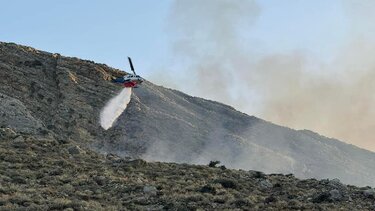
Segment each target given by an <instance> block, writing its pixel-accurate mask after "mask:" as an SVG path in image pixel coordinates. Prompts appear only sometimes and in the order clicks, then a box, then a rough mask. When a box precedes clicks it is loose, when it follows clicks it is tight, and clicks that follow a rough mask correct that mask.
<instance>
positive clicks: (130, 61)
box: [128, 57, 136, 75]
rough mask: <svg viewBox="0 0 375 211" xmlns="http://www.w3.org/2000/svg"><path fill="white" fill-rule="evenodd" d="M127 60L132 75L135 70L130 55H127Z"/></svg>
mask: <svg viewBox="0 0 375 211" xmlns="http://www.w3.org/2000/svg"><path fill="white" fill-rule="evenodd" d="M128 60H129V64H130V69H131V70H132V71H133V73H134V75H136V74H135V71H134V67H133V63H132V59H131V58H130V57H128Z"/></svg>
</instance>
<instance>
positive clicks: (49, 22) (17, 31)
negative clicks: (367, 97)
mask: <svg viewBox="0 0 375 211" xmlns="http://www.w3.org/2000/svg"><path fill="white" fill-rule="evenodd" d="M172 2H173V1H171V0H159V1H152V0H137V1H132V0H116V1H115V0H109V1H99V0H80V1H76V0H63V1H48V0H35V1H24V0H12V1H10V0H8V1H6V0H2V1H1V7H2V10H1V13H0V26H1V30H0V39H1V40H2V41H7V42H16V43H19V44H24V45H30V46H33V47H35V48H39V49H43V50H46V51H51V52H60V53H61V54H63V55H69V56H76V57H80V58H86V59H91V60H95V61H97V62H102V63H106V64H108V65H110V66H113V67H117V68H127V63H126V60H125V58H126V56H128V55H130V56H132V57H133V59H134V60H135V64H136V67H137V69H138V71H139V72H140V73H143V74H144V75H147V74H149V73H150V72H152V71H153V67H154V66H155V65H157V66H160V65H161V64H162V65H166V64H168V59H170V58H168V57H169V56H170V54H168V53H169V47H170V46H169V42H168V24H166V23H167V21H168V19H169V18H171V17H170V16H169V13H170V11H169V10H170V7H171V3H172ZM258 4H259V5H260V7H261V14H260V16H259V18H258V20H257V22H256V24H255V26H253V27H252V28H251V30H249V31H248V33H247V34H246V36H247V39H250V38H251V39H252V40H256V41H257V42H259V43H258V45H257V46H254V47H253V48H254V49H255V50H256V51H257V52H258V53H260V54H264V53H269V52H272V53H274V52H285V51H293V50H296V49H304V50H308V51H311V52H312V53H314V54H316V55H317V56H320V57H321V58H322V59H326V58H330V57H331V55H332V51H335V50H337V47H338V46H340V45H341V44H342V43H341V42H342V39H343V37H344V36H345V35H346V32H347V30H348V26H347V24H346V23H347V22H346V21H345V16H344V14H343V13H344V11H343V8H342V6H341V4H340V1H337V0H330V1H325V0H314V1H302V0H285V1H277V0H273V1H270V0H269V1H267V0H265V1H259V2H258ZM249 48H251V46H249ZM169 74H171V73H169ZM165 85H166V86H167V84H165Z"/></svg>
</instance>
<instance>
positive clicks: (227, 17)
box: [168, 0, 375, 150]
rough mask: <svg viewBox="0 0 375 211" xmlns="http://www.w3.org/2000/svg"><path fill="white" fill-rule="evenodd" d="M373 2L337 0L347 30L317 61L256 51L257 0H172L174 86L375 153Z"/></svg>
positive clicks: (170, 29) (308, 55)
mask: <svg viewBox="0 0 375 211" xmlns="http://www.w3.org/2000/svg"><path fill="white" fill-rule="evenodd" d="M374 5H375V3H373V2H372V1H361V2H354V1H343V2H342V6H343V8H344V10H345V15H346V19H345V20H346V21H347V25H348V27H349V30H348V31H350V32H348V35H347V36H345V40H344V41H343V45H342V46H341V47H340V49H336V50H337V52H339V53H337V54H336V55H333V57H332V58H333V59H332V60H329V61H322V60H321V59H318V58H317V57H315V56H314V55H312V54H311V53H309V52H307V51H304V50H299V49H296V50H295V51H293V52H290V51H288V52H284V53H272V52H271V53H267V54H266V53H263V52H260V51H261V49H262V46H261V44H260V43H258V42H257V40H253V39H251V37H249V36H248V34H251V31H252V29H253V28H254V26H255V24H256V22H257V19H258V18H259V16H260V15H261V13H262V8H261V7H260V6H259V4H258V3H257V2H256V1H253V0H238V1H231V0H207V1H198V0H179V1H174V2H173V5H172V7H171V13H170V18H168V20H169V22H168V32H169V35H170V38H171V40H172V42H171V49H172V52H173V55H174V59H175V60H176V61H177V62H179V63H181V64H182V65H181V66H180V67H179V70H180V71H181V72H180V76H181V78H183V79H184V80H181V81H179V82H177V83H175V84H177V88H179V89H182V90H183V91H185V92H188V93H190V94H192V95H199V96H201V97H205V98H209V99H213V100H217V101H220V102H223V103H226V104H229V105H232V106H234V107H235V108H237V109H239V110H241V111H244V112H246V113H248V114H254V115H257V116H260V117H262V118H265V119H267V120H270V121H272V122H275V123H277V124H282V125H286V126H289V127H292V128H296V129H303V128H307V129H311V130H314V131H317V132H319V133H321V134H323V135H326V136H330V137H335V138H339V139H341V140H344V141H346V142H349V143H352V144H355V145H357V146H360V147H364V148H367V149H370V150H375V143H373V142H372V137H375V130H373V129H372V128H374V126H375V110H374V109H373V108H374V107H375V95H374V94H373V93H374V92H375V77H374V76H375V71H374V70H375V62H374V60H373V58H372V55H375V41H374V39H373V37H374V36H373V35H375V30H373V29H375V26H374V24H372V23H371V21H372V20H373V18H374V17H372V16H374V15H373V13H372V12H371V11H372V10H371V9H369V8H374ZM366 29H371V30H370V31H371V32H368V31H366ZM301 30H303V29H301ZM286 39H287V38H286ZM176 78H177V79H178V77H177V76H176ZM187 78H188V79H189V83H186V80H187ZM184 81H185V82H184Z"/></svg>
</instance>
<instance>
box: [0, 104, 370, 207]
mask: <svg viewBox="0 0 375 211" xmlns="http://www.w3.org/2000/svg"><path fill="white" fill-rule="evenodd" d="M15 106H17V104H16V103H15ZM27 121H32V119H30V120H27ZM18 129H22V127H19V128H18ZM27 130H28V131H25V130H24V131H22V132H16V131H14V130H13V129H11V128H0V210H66V211H69V210H197V209H198V208H201V209H204V210H223V209H230V210H235V209H237V210H240V209H241V210H291V209H297V210H302V209H304V210H373V209H374V208H375V206H374V199H375V197H374V196H375V191H374V189H371V188H369V187H364V188H357V187H354V186H346V185H343V184H341V183H340V182H339V181H338V180H321V181H318V180H315V179H308V180H299V179H296V178H295V177H294V176H293V175H280V174H271V175H265V174H263V173H261V172H256V171H238V170H229V169H225V168H224V167H215V165H214V163H212V165H211V167H208V166H193V165H187V164H168V163H158V162H154V163H148V162H145V161H143V160H129V159H122V158H120V157H118V156H115V155H111V154H108V155H107V156H104V155H102V154H98V153H96V152H93V151H91V150H89V149H86V148H84V147H78V146H77V143H75V142H74V141H69V140H66V139H60V140H59V139H56V138H54V137H53V135H52V134H49V133H48V132H43V131H39V132H40V134H33V135H32V134H29V132H30V130H33V128H27Z"/></svg>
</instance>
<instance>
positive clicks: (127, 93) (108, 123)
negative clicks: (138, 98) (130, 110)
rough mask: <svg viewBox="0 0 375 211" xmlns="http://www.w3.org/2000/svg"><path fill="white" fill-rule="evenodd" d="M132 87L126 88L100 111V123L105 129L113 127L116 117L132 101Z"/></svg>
mask: <svg viewBox="0 0 375 211" xmlns="http://www.w3.org/2000/svg"><path fill="white" fill-rule="evenodd" d="M131 93H132V88H124V89H123V90H122V91H121V92H120V94H118V95H116V96H115V97H113V98H112V99H110V100H109V101H108V103H107V104H106V105H105V106H104V108H103V110H102V111H101V112H100V125H101V126H102V128H104V129H105V130H108V129H109V128H111V127H112V125H113V123H114V122H115V121H116V119H117V118H118V117H119V116H120V115H121V114H122V112H123V111H124V110H125V109H126V106H127V105H128V103H129V102H130V97H131Z"/></svg>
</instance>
